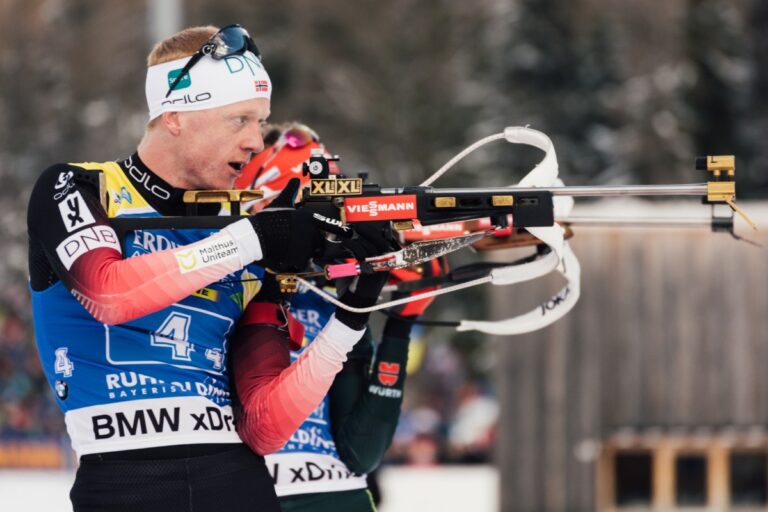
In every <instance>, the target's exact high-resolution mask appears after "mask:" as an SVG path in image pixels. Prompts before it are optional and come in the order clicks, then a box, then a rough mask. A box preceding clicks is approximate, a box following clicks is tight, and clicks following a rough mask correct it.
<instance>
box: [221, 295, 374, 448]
mask: <svg viewBox="0 0 768 512" xmlns="http://www.w3.org/2000/svg"><path fill="white" fill-rule="evenodd" d="M249 307H250V306H249ZM363 332H364V331H355V330H352V329H350V328H349V327H347V326H346V325H344V324H342V323H341V322H339V321H338V320H336V319H335V318H333V317H332V318H331V321H330V322H329V323H328V325H327V326H326V328H325V329H323V331H322V332H321V333H320V334H318V336H317V337H316V338H315V340H314V341H313V342H312V344H311V345H310V346H309V347H307V348H306V349H305V350H304V351H303V352H302V354H301V355H300V356H299V358H298V359H297V360H296V362H295V363H293V364H290V355H289V351H288V335H287V333H285V332H283V331H281V330H278V329H276V328H275V327H273V326H264V325H260V326H254V325H246V326H243V325H241V326H239V327H238V329H237V331H236V332H235V335H234V336H233V339H232V346H233V352H232V365H233V378H234V380H235V388H236V390H237V394H238V397H239V399H240V408H239V410H238V417H237V425H238V427H237V429H238V433H239V434H240V437H241V439H242V440H243V441H244V442H245V443H246V444H247V445H248V446H250V447H251V449H252V450H253V451H254V452H256V453H258V454H260V455H266V454H268V453H272V452H275V451H277V450H279V449H280V448H282V447H283V446H284V445H285V443H286V442H287V441H288V440H289V439H290V437H291V435H292V434H293V433H294V432H295V431H296V429H298V428H299V426H300V425H301V424H302V422H303V421H304V420H305V419H307V417H308V416H309V415H310V414H311V413H312V411H314V410H315V408H316V407H317V406H318V404H319V403H320V402H321V401H322V400H323V398H324V397H325V395H326V394H327V393H328V390H329V389H330V387H331V384H332V383H333V379H334V377H335V375H336V373H338V371H339V370H340V369H341V367H342V364H343V363H344V361H346V358H347V352H349V351H350V350H351V349H352V347H353V346H354V344H355V343H356V342H357V340H359V339H360V337H361V336H362V335H363Z"/></svg>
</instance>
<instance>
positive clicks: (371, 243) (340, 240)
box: [314, 207, 400, 261]
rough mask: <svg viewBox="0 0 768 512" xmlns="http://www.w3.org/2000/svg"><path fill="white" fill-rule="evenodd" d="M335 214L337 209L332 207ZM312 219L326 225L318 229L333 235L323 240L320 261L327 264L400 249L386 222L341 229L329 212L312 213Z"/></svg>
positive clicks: (390, 227) (364, 223) (355, 225)
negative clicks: (333, 238) (327, 262)
mask: <svg viewBox="0 0 768 512" xmlns="http://www.w3.org/2000/svg"><path fill="white" fill-rule="evenodd" d="M332 209H333V210H336V211H337V212H338V208H335V207H333V208H332ZM314 216H315V219H316V220H317V221H318V222H319V221H320V220H322V221H324V222H325V223H326V226H325V227H322V228H321V229H323V230H325V231H327V232H329V233H333V234H335V235H336V238H335V240H326V243H325V247H324V249H323V252H322V255H321V258H322V259H324V260H326V261H330V260H338V259H346V258H349V257H352V258H354V259H356V260H357V261H364V260H365V259H366V258H370V257H374V256H380V255H382V254H387V253H389V252H392V251H396V250H398V249H400V246H399V244H398V243H397V241H396V240H395V237H394V235H393V233H392V225H391V223H390V222H361V223H357V224H350V225H346V226H343V225H341V221H340V220H339V219H338V214H337V213H334V212H333V211H331V209H325V210H321V211H319V212H315V214H314Z"/></svg>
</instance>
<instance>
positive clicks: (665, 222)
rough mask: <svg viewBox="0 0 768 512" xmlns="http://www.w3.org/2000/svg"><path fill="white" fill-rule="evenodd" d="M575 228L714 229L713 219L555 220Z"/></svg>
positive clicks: (578, 218) (567, 218)
mask: <svg viewBox="0 0 768 512" xmlns="http://www.w3.org/2000/svg"><path fill="white" fill-rule="evenodd" d="M555 220H556V221H557V222H567V223H569V224H573V225H574V226H579V227H581V226H584V227H589V226H595V227H597V226H669V227H693V226H701V227H712V219H711V218H679V219H676V218H672V217H597V216H579V215H574V216H569V217H563V218H557V219H555Z"/></svg>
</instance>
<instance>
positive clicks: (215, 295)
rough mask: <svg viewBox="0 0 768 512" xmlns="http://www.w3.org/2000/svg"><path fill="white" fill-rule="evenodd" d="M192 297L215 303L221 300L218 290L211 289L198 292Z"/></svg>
mask: <svg viewBox="0 0 768 512" xmlns="http://www.w3.org/2000/svg"><path fill="white" fill-rule="evenodd" d="M192 295H193V296H195V297H200V298H201V299H208V300H211V301H213V302H216V301H217V300H219V292H217V291H216V290H212V289H210V288H203V289H202V290H197V291H196V292H195V293H193V294H192Z"/></svg>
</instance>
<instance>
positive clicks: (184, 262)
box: [173, 238, 239, 274]
mask: <svg viewBox="0 0 768 512" xmlns="http://www.w3.org/2000/svg"><path fill="white" fill-rule="evenodd" d="M173 255H174V256H175V257H176V261H177V262H178V264H179V270H181V273H182V274H186V273H187V272H192V271H193V270H198V269H201V268H205V267H209V266H211V265H216V264H217V263H222V262H224V261H226V260H228V259H230V258H238V257H239V256H238V252H237V244H236V243H235V241H234V240H232V239H225V238H215V239H212V240H207V241H205V242H203V243H201V244H200V245H198V246H197V247H194V248H192V249H185V250H180V251H176V252H174V253H173Z"/></svg>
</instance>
